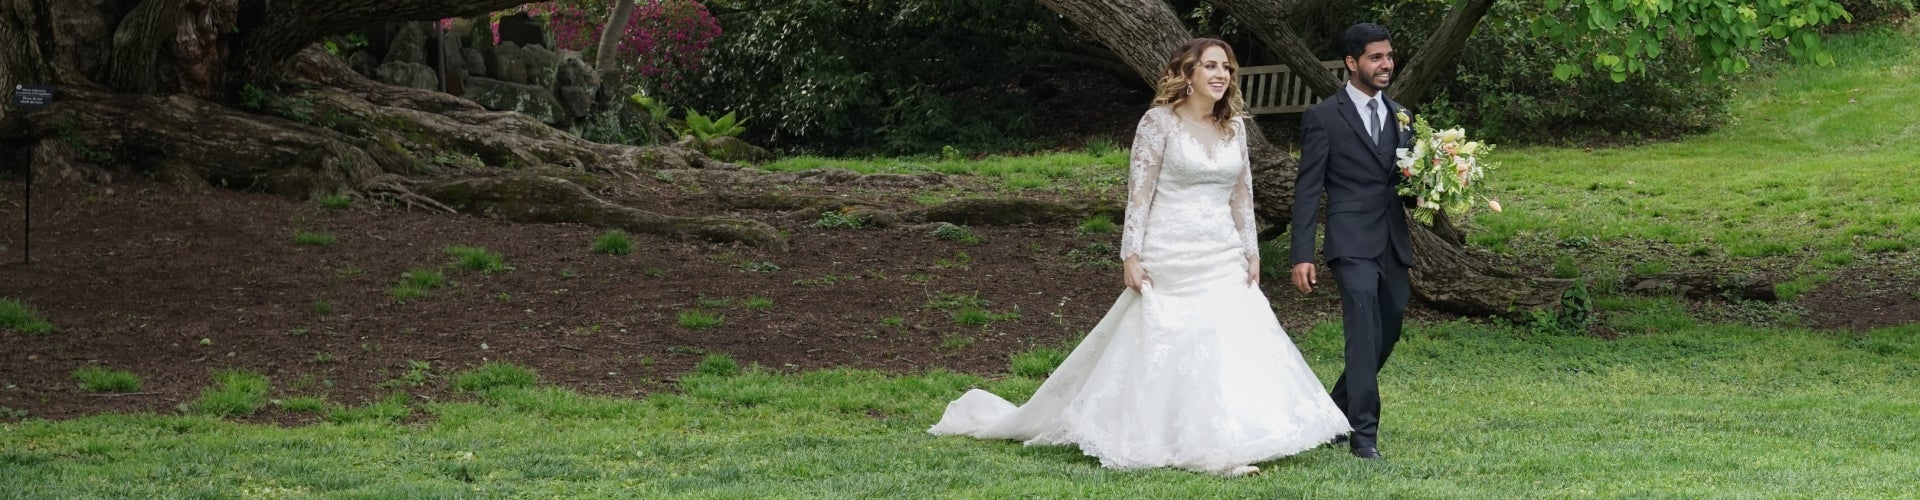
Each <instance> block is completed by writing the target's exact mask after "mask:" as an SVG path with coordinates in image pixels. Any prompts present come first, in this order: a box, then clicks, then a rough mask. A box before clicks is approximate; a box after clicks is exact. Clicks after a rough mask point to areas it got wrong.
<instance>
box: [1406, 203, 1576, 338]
mask: <svg viewBox="0 0 1920 500" xmlns="http://www.w3.org/2000/svg"><path fill="white" fill-rule="evenodd" d="M1407 226H1408V227H1409V228H1411V230H1412V231H1411V232H1412V236H1413V260H1414V267H1413V269H1412V272H1411V274H1412V277H1413V297H1414V298H1415V299H1418V300H1419V301H1420V302H1421V303H1423V304H1426V305H1428V306H1430V307H1433V308H1435V309H1440V310H1443V311H1448V312H1452V313H1455V314H1463V315H1469V316H1499V317H1504V318H1508V319H1513V320H1523V319H1526V318H1527V313H1528V312H1529V311H1532V310H1534V309H1541V308H1545V309H1547V310H1549V311H1557V310H1559V308H1560V299H1561V296H1562V295H1563V294H1565V293H1566V291H1567V289H1568V288H1571V287H1572V286H1573V280H1565V279H1557V278H1535V277H1529V276H1523V275H1520V274H1517V273H1513V272H1510V271H1506V270H1503V269H1499V268H1495V267H1493V265H1491V264H1488V263H1487V261H1486V260H1485V259H1483V258H1480V257H1478V256H1475V255H1472V254H1470V253H1468V251H1467V249H1466V248H1465V247H1461V246H1455V245H1453V244H1450V243H1448V242H1447V241H1445V240H1443V239H1441V238H1440V236H1438V235H1436V234H1434V232H1433V231H1430V230H1427V228H1426V226H1422V225H1420V223H1418V222H1414V221H1413V219H1412V218H1408V219H1407Z"/></svg>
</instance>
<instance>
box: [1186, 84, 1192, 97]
mask: <svg viewBox="0 0 1920 500" xmlns="http://www.w3.org/2000/svg"><path fill="white" fill-rule="evenodd" d="M1187 95H1193V84H1191V83H1189V84H1187Z"/></svg>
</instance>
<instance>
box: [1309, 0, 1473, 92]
mask: <svg viewBox="0 0 1920 500" xmlns="http://www.w3.org/2000/svg"><path fill="white" fill-rule="evenodd" d="M1492 7H1493V0H1460V3H1459V4H1457V5H1454V7H1453V10H1452V11H1451V12H1448V13H1447V17H1446V19H1443V20H1441V21H1440V26H1439V27H1438V28H1435V29H1434V30H1433V33H1432V34H1431V35H1428V36H1427V41H1426V43H1423V44H1421V45H1420V47H1419V50H1418V51H1415V52H1414V54H1413V59H1412V60H1410V61H1407V62H1406V65H1407V67H1406V68H1405V69H1404V70H1400V71H1399V73H1401V75H1400V76H1396V77H1395V78H1394V82H1393V86H1392V87H1391V88H1388V89H1387V95H1388V96H1390V97H1392V98H1393V100H1394V101H1398V102H1401V103H1412V106H1414V108H1415V109H1418V108H1419V104H1420V101H1421V100H1422V99H1426V97H1427V90H1429V89H1432V88H1433V85H1434V83H1436V82H1439V81H1440V77H1441V75H1444V74H1446V73H1447V72H1448V71H1451V70H1453V64H1454V61H1455V60H1457V59H1459V58H1460V51H1462V50H1466V48H1467V37H1469V36H1472V35H1473V30H1474V28H1477V27H1479V26H1480V20H1481V18H1484V17H1486V16H1487V10H1488V9H1490V8H1492ZM1401 39H1402V40H1405V39H1406V38H1401ZM1327 95H1331V94H1327Z"/></svg>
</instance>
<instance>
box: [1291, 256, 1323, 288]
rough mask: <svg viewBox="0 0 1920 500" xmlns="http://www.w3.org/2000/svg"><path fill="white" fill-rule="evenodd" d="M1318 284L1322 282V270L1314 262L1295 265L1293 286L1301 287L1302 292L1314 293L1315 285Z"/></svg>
mask: <svg viewBox="0 0 1920 500" xmlns="http://www.w3.org/2000/svg"><path fill="white" fill-rule="evenodd" d="M1317 284H1320V271H1319V270H1317V269H1315V268H1314V267H1313V263H1312V262H1301V263H1299V264H1294V265H1293V287H1294V288H1298V289H1300V293H1313V285H1317Z"/></svg>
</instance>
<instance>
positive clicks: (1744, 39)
mask: <svg viewBox="0 0 1920 500" xmlns="http://www.w3.org/2000/svg"><path fill="white" fill-rule="evenodd" d="M1039 2H1040V4H1041V5H1043V6H1046V7H1047V8H1049V9H1051V10H1053V11H1054V12H1056V13H1058V14H1060V15H1061V16H1062V17H1065V18H1066V19H1068V20H1069V21H1070V22H1072V23H1073V24H1074V25H1075V26H1077V27H1079V28H1080V29H1082V30H1084V31H1086V32H1087V33H1089V34H1091V35H1092V36H1093V37H1094V38H1096V39H1099V40H1100V41H1101V42H1102V43H1104V44H1106V45H1107V46H1108V47H1109V48H1111V49H1112V50H1113V52H1114V54H1115V55H1117V56H1118V57H1119V58H1120V59H1121V60H1122V61H1125V62H1126V63H1127V65H1128V66H1131V67H1133V68H1134V70H1135V71H1136V72H1138V73H1139V74H1140V75H1141V76H1142V78H1144V79H1146V81H1148V82H1153V81H1155V80H1157V79H1158V76H1159V71H1160V68H1162V67H1163V66H1164V65H1165V63H1166V57H1167V54H1168V53H1169V52H1171V51H1172V50H1173V48H1174V47H1176V46H1177V45H1179V44H1180V43H1181V42H1183V41H1185V40H1186V39H1187V38H1188V36H1189V35H1188V34H1187V33H1188V32H1187V29H1186V27H1185V26H1184V25H1183V24H1182V23H1181V21H1180V16H1179V15H1178V14H1177V13H1175V12H1174V11H1173V9H1172V7H1170V6H1169V5H1168V4H1167V3H1166V2H1165V1H1164V0H1039ZM1205 2H1206V3H1208V4H1211V5H1213V6H1215V7H1217V8H1219V9H1221V10H1224V11H1226V12H1227V13H1228V14H1229V15H1231V16H1233V17H1234V18H1235V19H1236V20H1238V21H1240V23H1241V26H1243V29H1245V30H1248V31H1251V32H1252V34H1253V35H1254V36H1255V37H1256V38H1258V39H1259V40H1260V41H1261V42H1262V43H1263V44H1264V45H1266V46H1267V48H1268V49H1270V50H1272V51H1273V52H1274V54H1273V56H1275V57H1276V58H1277V59H1278V60H1279V61H1281V63H1282V64H1285V65H1287V66H1288V67H1289V68H1290V69H1291V70H1292V71H1293V73H1294V74H1296V75H1299V76H1300V77H1301V79H1302V80H1303V81H1304V82H1305V83H1306V85H1307V86H1308V87H1309V88H1310V89H1312V90H1313V91H1314V93H1316V94H1318V95H1320V96H1322V97H1325V96H1328V95H1332V94H1333V92H1335V91H1337V90H1338V89H1339V87H1340V84H1341V82H1339V81H1338V80H1337V79H1335V78H1334V77H1333V76H1332V75H1330V74H1329V73H1327V72H1326V71H1324V70H1323V69H1322V68H1321V66H1320V62H1319V60H1318V58H1317V57H1315V56H1314V50H1313V48H1312V47H1309V46H1308V45H1307V42H1305V41H1304V39H1303V38H1302V37H1301V36H1299V35H1298V34H1297V33H1294V31H1293V28H1292V25H1293V21H1295V20H1296V18H1295V16H1298V15H1305V14H1307V13H1310V12H1314V11H1317V10H1318V9H1317V2H1312V1H1309V0H1270V1H1263V0H1205ZM1492 5H1493V0H1457V1H1455V2H1454V3H1453V8H1452V9H1451V10H1449V12H1448V14H1447V16H1446V17H1445V18H1443V19H1441V20H1440V21H1439V22H1438V23H1436V24H1435V25H1434V28H1433V29H1432V31H1431V32H1429V33H1427V34H1426V36H1425V37H1418V36H1407V35H1408V34H1407V33H1402V34H1401V36H1400V37H1398V38H1399V39H1400V40H1401V42H1400V43H1399V44H1396V47H1395V48H1396V49H1397V50H1401V51H1406V52H1412V53H1413V54H1414V55H1413V57H1412V58H1411V59H1410V60H1408V61H1405V62H1404V63H1403V64H1402V65H1401V67H1400V68H1399V71H1398V72H1399V73H1401V76H1400V78H1399V79H1398V81H1396V82H1395V84H1394V85H1393V87H1391V88H1390V89H1389V90H1388V95H1389V96H1390V97H1392V98H1393V99H1394V100H1396V101H1399V102H1402V103H1405V104H1409V105H1412V106H1414V107H1415V108H1418V107H1419V105H1420V104H1421V100H1422V99H1423V98H1424V97H1425V95H1426V92H1427V90H1428V89H1429V88H1431V87H1433V86H1434V85H1435V83H1436V82H1438V81H1439V80H1440V79H1441V78H1442V77H1443V76H1444V75H1446V74H1447V73H1448V72H1449V71H1451V70H1452V68H1453V65H1454V63H1455V61H1456V60H1457V59H1458V57H1459V55H1460V52H1461V51H1462V50H1464V49H1465V47H1466V41H1467V39H1468V38H1469V37H1470V36H1471V35H1472V34H1473V31H1474V29H1475V28H1476V27H1478V26H1479V24H1480V22H1481V20H1482V19H1483V18H1484V17H1485V16H1486V14H1487V11H1488V9H1489V8H1490V7H1492ZM1845 17H1846V13H1845V11H1844V10H1843V9H1841V8H1840V6H1839V5H1838V3H1837V2H1828V1H1827V0H1765V1H1758V2H1755V1H1752V0H1734V1H1727V0H1651V1H1645V2H1641V1H1635V2H1620V1H1614V0H1550V1H1548V2H1547V3H1546V4H1545V5H1544V6H1542V8H1541V9H1540V17H1539V18H1537V19H1536V21H1535V22H1534V23H1533V29H1534V31H1535V32H1536V33H1537V34H1539V35H1540V36H1542V38H1543V39H1545V40H1548V41H1551V42H1553V43H1560V44H1565V45H1568V46H1572V47H1575V48H1577V49H1578V50H1580V51H1581V53H1583V54H1588V55H1591V56H1592V57H1593V61H1594V62H1593V64H1592V67H1593V68H1595V69H1598V70H1602V71H1607V72H1610V73H1611V74H1612V75H1613V76H1614V79H1615V80H1616V81H1618V80H1623V79H1624V78H1626V77H1627V76H1628V75H1631V74H1635V73H1641V72H1644V71H1645V69H1646V62H1647V61H1648V60H1649V59H1652V58H1657V57H1659V55H1660V46H1661V43H1660V42H1661V41H1662V40H1665V39H1678V40H1686V41H1688V42H1690V43H1693V44H1695V45H1697V46H1701V47H1705V50H1702V51H1700V53H1701V54H1702V59H1700V60H1699V61H1696V63H1697V64H1699V65H1700V66H1701V67H1702V68H1704V69H1705V70H1706V71H1705V73H1706V74H1707V75H1709V76H1708V77H1709V78H1711V77H1713V75H1717V74H1719V73H1732V72H1738V71H1741V70H1744V69H1745V68H1746V60H1747V58H1748V57H1750V56H1751V55H1752V53H1753V51H1757V50H1758V49H1760V48H1761V47H1762V45H1763V44H1764V43H1765V42H1766V41H1768V40H1788V41H1790V47H1791V48H1792V51H1793V53H1794V54H1795V55H1796V56H1802V57H1809V58H1813V59H1815V60H1823V59H1824V58H1825V57H1826V56H1825V55H1824V54H1822V53H1821V52H1820V46H1819V41H1818V40H1819V33H1818V32H1817V31H1815V29H1817V27H1818V26H1821V25H1824V24H1827V23H1830V22H1833V21H1836V20H1839V19H1843V18H1845ZM1350 21H1351V22H1360V21H1366V20H1365V19H1353V20H1350ZM1409 40H1421V42H1420V43H1419V44H1418V45H1412V46H1409V45H1406V43H1407V41H1409ZM1585 70H1586V68H1583V67H1563V68H1559V69H1558V70H1557V73H1558V74H1559V75H1561V76H1562V77H1568V76H1572V75H1574V74H1577V73H1580V72H1582V71H1585ZM1254 139H1255V140H1253V141H1251V142H1252V148H1253V152H1252V153H1253V154H1252V156H1253V162H1254V176H1255V184H1256V190H1257V191H1258V192H1259V193H1260V198H1259V199H1258V200H1257V205H1258V208H1257V210H1258V212H1259V214H1260V216H1261V218H1263V219H1265V220H1267V221H1270V222H1273V223H1276V224H1281V225H1284V224H1285V221H1289V220H1292V214H1291V212H1292V208H1291V207H1292V206H1293V177H1294V173H1295V168H1296V164H1295V162H1294V160H1293V159H1292V158H1291V157H1290V156H1289V155H1287V154H1286V153H1285V152H1282V151H1278V150H1277V149H1276V148H1273V147H1272V146H1270V145H1267V144H1266V143H1265V141H1264V140H1263V139H1261V138H1259V137H1255V138H1254ZM1410 226H1412V227H1413V233H1414V234H1413V236H1414V242H1415V243H1414V244H1415V248H1416V251H1415V255H1416V260H1417V261H1418V262H1417V266H1416V267H1415V269H1414V270H1413V278H1414V295H1415V296H1416V297H1418V298H1419V299H1420V300H1421V301H1422V302H1425V303H1427V304H1428V305H1432V306H1435V307H1438V308H1441V309H1446V310H1451V311H1454V312H1458V313H1462V314H1472V315H1503V316H1508V317H1521V316H1524V315H1525V314H1526V313H1528V312H1530V311H1531V310H1534V309H1538V308H1549V309H1551V308H1557V307H1559V306H1560V304H1561V302H1562V300H1563V295H1564V293H1565V291H1566V290H1568V289H1569V288H1570V287H1571V286H1572V285H1573V282H1572V281H1570V280H1561V279H1547V278H1537V277H1529V276H1522V275H1518V274H1515V273H1512V272H1509V271H1505V270H1502V269H1498V268H1496V267H1495V266H1493V265H1490V264H1489V263H1487V262H1486V260H1485V259H1483V258H1481V257H1478V256H1476V255H1475V254H1474V253H1473V252H1472V251H1471V250H1469V249H1467V248H1465V247H1464V245H1463V244H1464V238H1462V237H1461V235H1460V234H1459V232H1458V231H1457V230H1455V229H1454V228H1453V227H1452V226H1451V225H1450V224H1448V223H1446V221H1445V218H1444V217H1442V218H1440V223H1438V224H1436V225H1435V227H1433V228H1429V227H1426V226H1422V225H1420V224H1410ZM1281 227H1283V226H1281Z"/></svg>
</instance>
